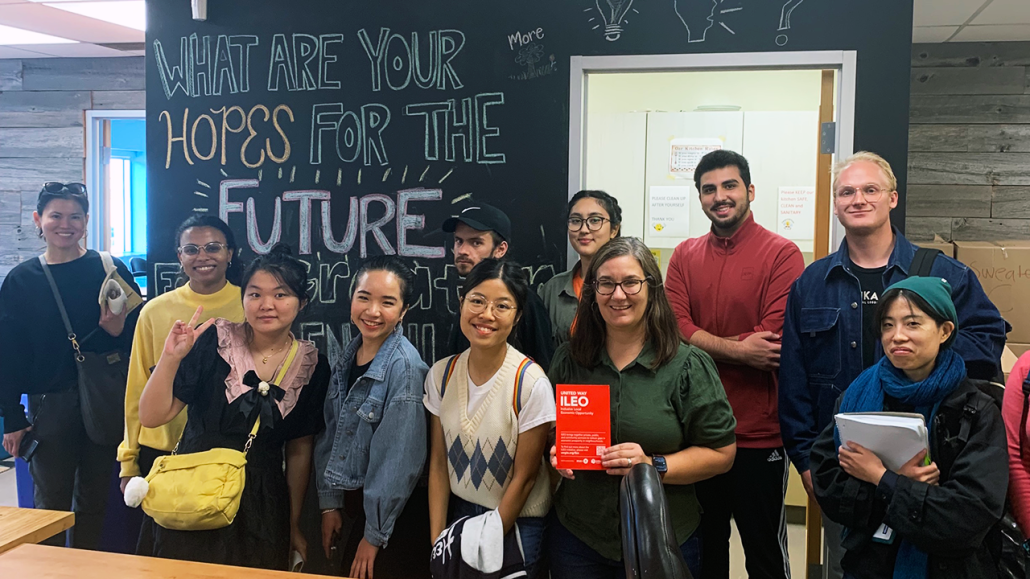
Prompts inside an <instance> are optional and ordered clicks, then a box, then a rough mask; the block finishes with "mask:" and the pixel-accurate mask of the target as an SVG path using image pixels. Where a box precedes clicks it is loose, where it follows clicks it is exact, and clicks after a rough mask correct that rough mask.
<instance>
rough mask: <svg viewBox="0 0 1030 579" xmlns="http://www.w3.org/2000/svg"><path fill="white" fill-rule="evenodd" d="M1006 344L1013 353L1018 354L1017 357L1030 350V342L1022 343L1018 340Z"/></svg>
mask: <svg viewBox="0 0 1030 579" xmlns="http://www.w3.org/2000/svg"><path fill="white" fill-rule="evenodd" d="M1005 346H1006V347H1008V349H1010V350H1012V353H1013V354H1015V355H1016V358H1017V359H1019V358H1021V357H1022V356H1023V354H1026V353H1027V352H1028V351H1030V344H1020V343H1018V342H1009V343H1007V344H1005Z"/></svg>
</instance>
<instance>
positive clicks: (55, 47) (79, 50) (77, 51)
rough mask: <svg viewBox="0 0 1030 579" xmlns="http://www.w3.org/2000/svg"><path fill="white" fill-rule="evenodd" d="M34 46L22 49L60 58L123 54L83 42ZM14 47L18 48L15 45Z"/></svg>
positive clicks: (122, 53)
mask: <svg viewBox="0 0 1030 579" xmlns="http://www.w3.org/2000/svg"><path fill="white" fill-rule="evenodd" d="M34 46H35V48H33V47H32V46H25V47H24V48H27V49H29V50H36V51H38V52H42V53H44V54H46V55H48V56H60V57H94V56H123V55H124V54H125V53H124V52H122V51H120V50H114V49H113V48H105V47H103V46H97V45H96V44H89V43H85V42H82V43H78V44H39V45H34ZM15 47H16V48H18V46H17V45H16V46H15Z"/></svg>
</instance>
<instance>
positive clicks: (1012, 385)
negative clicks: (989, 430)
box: [1001, 352, 1030, 535]
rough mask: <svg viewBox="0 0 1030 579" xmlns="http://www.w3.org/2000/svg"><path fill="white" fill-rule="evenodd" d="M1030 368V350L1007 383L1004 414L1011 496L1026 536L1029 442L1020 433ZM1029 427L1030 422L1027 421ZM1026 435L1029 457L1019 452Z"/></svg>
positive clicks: (1029, 511)
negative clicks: (1024, 394) (1020, 442)
mask: <svg viewBox="0 0 1030 579" xmlns="http://www.w3.org/2000/svg"><path fill="white" fill-rule="evenodd" d="M1028 371H1030V352H1027V353H1025V354H1023V355H1022V356H1020V357H1019V361H1018V362H1016V365H1015V366H1014V367H1013V368H1012V373H1010V374H1009V379H1008V381H1007V382H1006V383H1005V401H1004V403H1003V404H1002V406H1001V416H1002V418H1004V419H1005V435H1006V436H1005V437H1006V438H1007V439H1008V446H1009V499H1011V500H1012V514H1013V515H1015V516H1016V522H1018V523H1019V526H1020V528H1021V529H1022V530H1023V534H1024V535H1025V534H1026V533H1027V532H1028V531H1030V467H1028V466H1027V465H1028V464H1030V442H1028V439H1027V438H1026V436H1027V435H1026V433H1025V432H1022V433H1021V432H1019V423H1020V421H1021V420H1022V418H1023V403H1024V399H1023V380H1026V375H1027V373H1028ZM1027 428H1030V422H1028V423H1027ZM1020 436H1022V437H1023V449H1024V454H1025V455H1026V456H1027V458H1026V459H1025V460H1024V459H1023V457H1022V456H1020V452H1019V438H1020Z"/></svg>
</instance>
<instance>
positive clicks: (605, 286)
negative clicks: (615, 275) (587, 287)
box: [594, 277, 650, 296]
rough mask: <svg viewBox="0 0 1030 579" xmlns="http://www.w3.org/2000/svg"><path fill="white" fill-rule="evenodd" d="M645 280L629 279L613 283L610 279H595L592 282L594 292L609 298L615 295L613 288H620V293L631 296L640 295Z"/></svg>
mask: <svg viewBox="0 0 1030 579" xmlns="http://www.w3.org/2000/svg"><path fill="white" fill-rule="evenodd" d="M648 279H650V278H647V279H637V278H633V277H631V278H629V279H624V280H622V281H615V280H611V279H595V280H594V291H596V292H597V293H599V294H601V295H603V296H610V295H612V294H613V293H615V288H617V287H621V288H622V293H624V294H626V295H628V296H633V295H637V294H638V293H640V290H642V289H643V288H644V284H646V283H647V280H648Z"/></svg>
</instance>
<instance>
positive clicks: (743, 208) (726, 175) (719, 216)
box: [699, 165, 755, 236]
mask: <svg viewBox="0 0 1030 579" xmlns="http://www.w3.org/2000/svg"><path fill="white" fill-rule="evenodd" d="M699 198H700V200H701V209H702V210H703V211H704V212H705V215H707V216H708V219H709V220H710V221H711V222H712V227H714V228H715V232H716V234H717V235H720V236H729V235H733V233H734V232H735V231H736V230H737V228H739V227H740V225H741V224H742V223H743V222H744V220H745V219H746V218H747V216H748V215H749V214H750V213H751V202H752V201H754V200H755V186H754V184H752V185H750V186H745V185H744V179H743V177H741V176H740V169H739V168H737V167H736V166H735V165H729V166H726V167H720V168H718V169H713V170H711V171H708V172H706V173H705V174H703V175H701V190H700V191H699Z"/></svg>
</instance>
